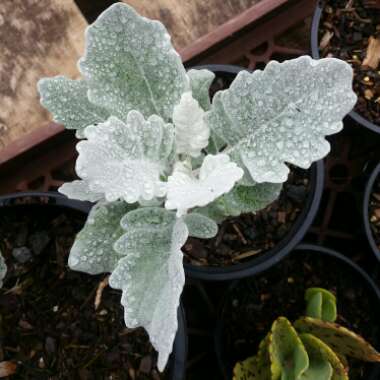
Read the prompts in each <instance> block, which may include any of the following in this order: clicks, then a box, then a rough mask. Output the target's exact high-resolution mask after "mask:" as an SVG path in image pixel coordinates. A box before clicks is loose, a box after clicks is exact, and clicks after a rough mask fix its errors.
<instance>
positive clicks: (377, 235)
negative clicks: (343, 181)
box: [368, 176, 380, 249]
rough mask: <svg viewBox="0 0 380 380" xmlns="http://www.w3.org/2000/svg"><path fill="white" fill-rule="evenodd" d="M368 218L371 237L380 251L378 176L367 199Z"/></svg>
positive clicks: (379, 191) (379, 181) (379, 183)
mask: <svg viewBox="0 0 380 380" xmlns="http://www.w3.org/2000/svg"><path fill="white" fill-rule="evenodd" d="M368 207H369V209H368V216H369V222H370V227H371V231H372V236H373V238H374V240H375V243H376V245H377V247H378V248H379V249H380V177H379V176H378V177H377V178H376V180H375V182H374V184H373V187H372V193H371V195H370V199H369V206H368Z"/></svg>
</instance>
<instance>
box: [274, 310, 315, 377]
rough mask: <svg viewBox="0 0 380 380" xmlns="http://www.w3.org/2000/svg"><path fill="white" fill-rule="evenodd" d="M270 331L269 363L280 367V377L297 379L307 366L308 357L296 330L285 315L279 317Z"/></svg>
mask: <svg viewBox="0 0 380 380" xmlns="http://www.w3.org/2000/svg"><path fill="white" fill-rule="evenodd" d="M271 332H272V340H271V343H270V358H271V363H273V364H274V365H276V366H277V367H279V368H281V375H282V379H299V378H300V376H301V375H302V374H303V373H304V372H305V371H306V370H307V368H308V367H309V358H308V355H307V353H306V350H305V347H304V345H303V343H302V341H301V339H300V338H299V336H298V334H297V332H296V330H295V329H294V328H293V326H292V325H291V323H290V322H289V321H288V320H287V319H286V318H285V317H279V318H278V319H277V320H276V321H274V323H273V325H272V329H271Z"/></svg>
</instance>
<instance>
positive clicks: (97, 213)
mask: <svg viewBox="0 0 380 380" xmlns="http://www.w3.org/2000/svg"><path fill="white" fill-rule="evenodd" d="M135 207H136V205H128V204H127V203H125V202H122V201H116V202H110V203H107V202H100V203H98V204H96V205H95V206H94V207H93V208H92V209H91V211H90V214H89V216H88V218H87V221H86V224H85V225H84V227H83V229H82V230H81V231H80V232H79V233H78V235H77V236H76V239H75V242H74V244H73V246H72V248H71V250H70V256H69V266H70V268H71V269H73V270H76V271H80V272H85V273H89V274H99V273H109V272H112V271H113V270H114V269H115V267H116V265H117V263H118V262H119V260H120V259H121V257H122V255H120V254H119V253H118V252H116V251H115V250H114V249H113V245H114V243H115V242H116V240H117V239H119V238H120V236H121V235H123V233H124V230H123V229H122V228H121V226H120V220H121V218H122V217H123V216H124V215H125V214H126V213H127V212H128V211H131V210H133V209H134V208H135Z"/></svg>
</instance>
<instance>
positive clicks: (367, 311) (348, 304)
mask: <svg viewBox="0 0 380 380" xmlns="http://www.w3.org/2000/svg"><path fill="white" fill-rule="evenodd" d="M326 268H337V270H326ZM320 288H323V289H320ZM327 289H328V290H327ZM305 299H306V301H307V306H306V309H305V304H304V300H305ZM379 301H380V291H379V289H378V287H377V286H376V285H375V284H374V282H373V281H372V280H371V279H370V277H369V276H368V275H367V274H366V273H365V272H364V271H363V270H362V269H360V268H359V267H358V266H357V265H356V264H355V263H353V262H352V261H350V260H349V259H347V258H346V257H344V256H343V255H341V254H339V253H337V252H334V251H332V250H329V249H326V248H321V247H318V246H313V245H301V246H299V247H298V248H297V249H296V250H294V251H293V252H292V253H291V254H290V255H289V256H288V257H287V258H286V259H284V260H283V261H282V262H281V263H279V264H277V265H275V266H273V267H272V268H271V269H269V270H268V271H266V272H263V273H261V274H260V275H258V276H256V277H252V278H246V279H243V280H240V281H237V282H236V283H235V284H233V285H232V286H231V288H230V290H229V291H228V292H227V294H226V296H225V298H224V303H223V305H222V306H221V311H220V313H219V315H220V318H219V321H218V324H217V329H216V335H215V338H216V339H215V344H216V352H217V356H218V362H219V365H220V368H221V370H222V373H223V375H224V378H226V379H231V378H232V374H233V372H234V373H235V378H236V379H239V378H244V377H241V376H242V375H243V374H244V373H245V372H244V371H245V370H246V369H249V370H250V371H251V373H252V375H253V376H254V375H255V374H256V372H257V370H258V369H260V370H261V372H262V376H263V377H259V376H258V377H249V376H248V375H247V377H246V379H251V378H254V379H256V378H258V379H261V378H270V377H264V374H265V373H267V371H268V369H269V370H270V368H271V361H272V368H273V371H275V372H276V373H275V374H274V375H273V376H274V377H273V378H290V379H292V378H294V374H295V372H293V371H295V370H296V367H297V368H298V369H297V370H299V371H300V373H298V375H297V376H299V377H297V376H296V377H295V378H299V379H303V378H305V379H308V378H310V379H313V380H317V379H321V380H328V379H331V378H332V379H348V378H349V379H351V380H352V379H355V380H359V379H363V380H364V379H365V380H369V379H370V380H375V379H378V376H379V374H380V371H379V369H380V367H379V366H378V365H376V366H374V365H373V364H367V363H365V362H360V361H358V360H352V361H351V360H349V361H346V360H345V359H346V358H347V356H349V357H354V358H356V359H360V360H368V361H379V359H380V357H379V354H378V353H377V352H376V350H375V349H374V348H373V347H371V346H369V345H368V344H366V343H365V340H364V339H363V338H361V337H359V336H358V335H357V334H356V332H358V334H360V335H363V336H365V339H366V340H368V341H370V342H372V343H373V344H375V345H377V346H378V345H379V343H380V339H379V338H380V335H379V333H380V331H379V327H378V324H377V320H378V318H379V316H380V303H379ZM336 303H337V305H338V306H337V305H336ZM353 305H355V306H354V307H353ZM305 310H306V311H305ZM281 316H286V318H284V317H281ZM300 316H304V317H301V318H300ZM274 321H275V322H274ZM289 321H296V322H295V323H294V324H291V323H290V322H289ZM342 326H345V327H342ZM294 328H295V330H296V331H295V330H294ZM268 331H270V332H269V334H268ZM354 331H355V332H354ZM305 333H306V334H312V335H313V336H306V339H303V338H304V337H305V336H304V335H302V334H305ZM281 335H282V336H284V341H281V342H280V341H279V340H278V338H279V337H280V336H281ZM331 337H334V338H333V339H335V340H334V341H333V339H331ZM315 338H317V339H318V340H319V341H316V339H315ZM300 340H301V342H303V347H302V345H299V343H300ZM320 341H322V343H321V342H320ZM260 342H263V343H261V344H260ZM284 342H285V346H286V344H288V346H287V348H289V351H288V352H287V353H286V354H285V355H284V356H285V357H287V359H288V361H287V366H288V367H287V368H284V367H283V365H284V363H281V364H280V363H278V362H277V359H278V358H280V357H281V358H283V351H282V350H283V348H285V346H282V344H283V343H284ZM314 343H315V344H314ZM278 344H280V345H281V347H280V348H279V346H278ZM273 345H276V347H274V346H273ZM316 345H318V348H317V346H316ZM306 346H307V348H306ZM255 347H259V356H260V355H261V354H263V353H266V352H267V350H268V349H269V350H270V352H271V359H270V360H269V361H268V359H266V360H267V361H266V362H265V364H263V362H262V360H261V359H262V357H261V356H260V359H259V362H260V363H261V364H258V362H257V360H258V359H257V356H256V358H255V359H252V358H251V359H248V360H247V361H245V360H246V359H247V357H252V354H254V353H255V352H256V349H255ZM309 348H310V351H309ZM314 348H315V349H316V350H314ZM293 349H294V353H295V352H297V354H296V356H292V354H291V352H293ZM279 350H280V351H281V352H279ZM342 350H343V351H344V352H343V351H342ZM350 350H351V351H350ZM317 351H319V353H320V354H321V355H322V356H323V357H324V359H327V361H328V362H329V364H326V362H324V364H322V362H319V359H321V357H319V358H318V359H317V357H316V356H315V355H314V354H315V353H316V352H317ZM288 354H289V355H288ZM298 354H300V356H298ZM336 357H338V358H339V361H338V360H336ZM292 358H294V359H295V360H293V359H292ZM322 361H323V360H322ZM236 362H242V363H243V364H242V365H241V364H237V365H236ZM273 362H275V363H273ZM317 362H319V364H320V370H321V373H319V370H318V371H316V372H314V373H313V371H314V370H315V365H316V364H317ZM279 364H280V366H279ZM319 364H318V365H319ZM234 367H235V370H234ZM278 367H280V368H278ZM330 367H332V368H330ZM331 370H333V371H331ZM288 371H289V372H288ZM309 371H310V373H309ZM311 373H313V375H311ZM276 374H277V375H276ZM278 374H281V376H283V377H278ZM286 375H287V376H288V377H286ZM239 376H240V377H239ZM276 376H277V377H276ZM308 376H309V377H308ZM310 376H311V377H310ZM313 376H314V377H313ZM339 376H340V377H339Z"/></svg>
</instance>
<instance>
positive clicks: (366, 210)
mask: <svg viewBox="0 0 380 380" xmlns="http://www.w3.org/2000/svg"><path fill="white" fill-rule="evenodd" d="M379 174H380V163H379V164H377V166H376V167H375V169H374V170H373V171H372V173H371V175H370V177H369V179H368V182H367V184H366V187H365V191H364V198H363V213H362V214H363V225H364V231H365V234H366V237H367V240H368V242H369V245H370V247H371V249H372V252H373V253H374V254H375V256H376V258H377V259H378V260H379V261H380V249H379V247H378V246H377V245H376V242H375V238H374V237H373V233H372V230H371V223H370V220H369V202H370V197H371V194H372V189H373V185H374V184H375V181H376V179H377V177H378V176H379Z"/></svg>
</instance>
